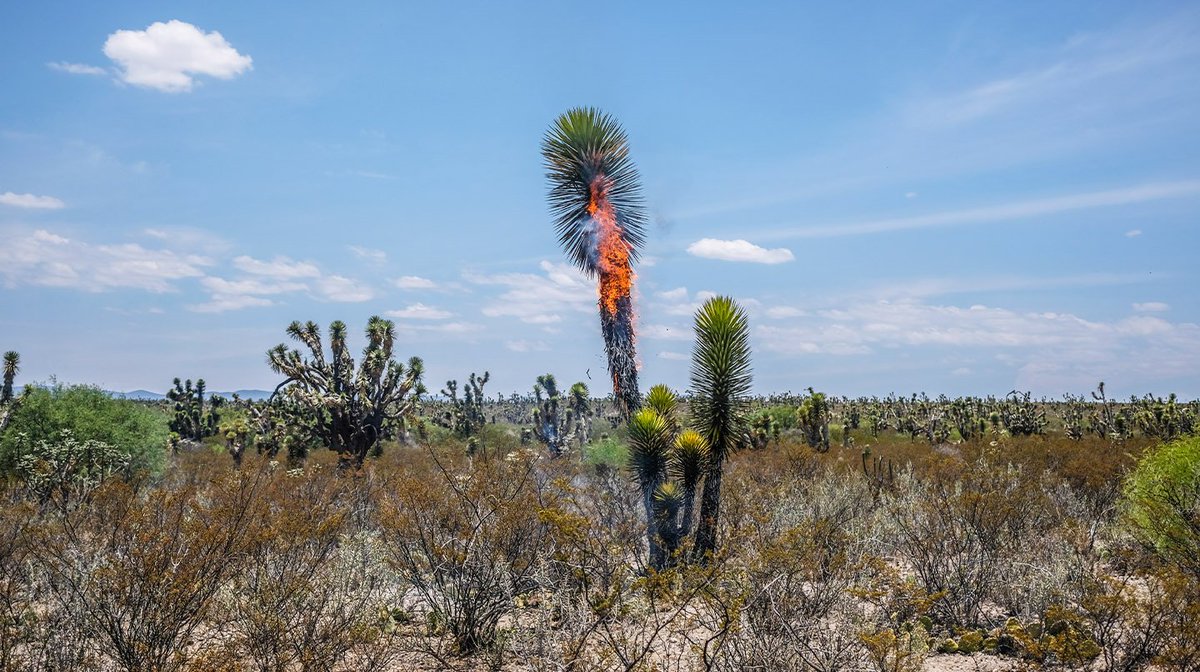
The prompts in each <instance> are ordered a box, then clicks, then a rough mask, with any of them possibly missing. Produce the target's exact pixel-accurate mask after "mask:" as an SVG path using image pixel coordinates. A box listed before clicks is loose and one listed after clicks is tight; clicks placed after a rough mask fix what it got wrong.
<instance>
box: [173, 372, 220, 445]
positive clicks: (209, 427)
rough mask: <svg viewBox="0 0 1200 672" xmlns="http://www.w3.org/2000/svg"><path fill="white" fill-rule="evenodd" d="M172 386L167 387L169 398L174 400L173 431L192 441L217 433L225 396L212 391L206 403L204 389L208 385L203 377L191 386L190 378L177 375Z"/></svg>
mask: <svg viewBox="0 0 1200 672" xmlns="http://www.w3.org/2000/svg"><path fill="white" fill-rule="evenodd" d="M172 384H173V385H174V387H173V388H171V389H169V390H167V400H168V401H170V402H171V403H172V410H173V411H174V415H173V416H172V418H171V421H170V423H169V424H170V427H171V431H172V432H175V433H176V434H178V435H179V436H180V438H183V439H187V440H189V441H201V440H203V439H204V437H206V436H214V435H215V434H216V433H217V431H218V429H219V427H220V423H221V412H220V409H221V406H223V405H224V403H225V400H224V398H223V397H221V396H219V395H215V394H214V395H212V396H211V397H209V398H208V400H207V408H206V407H205V397H204V393H205V392H206V390H207V386H206V385H205V383H204V379H203V378H201V379H199V380H197V381H196V385H195V387H193V386H192V381H191V379H188V380H187V381H186V382H185V383H180V382H179V379H178V378H176V379H175V380H174V381H172Z"/></svg>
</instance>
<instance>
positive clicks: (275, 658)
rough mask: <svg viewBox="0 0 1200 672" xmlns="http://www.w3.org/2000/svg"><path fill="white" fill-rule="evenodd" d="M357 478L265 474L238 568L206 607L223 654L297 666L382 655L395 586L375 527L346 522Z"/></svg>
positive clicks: (357, 664) (362, 662)
mask: <svg viewBox="0 0 1200 672" xmlns="http://www.w3.org/2000/svg"><path fill="white" fill-rule="evenodd" d="M356 485H357V483H355V482H354V481H353V480H351V479H346V478H338V477H336V476H331V475H330V473H329V471H327V470H320V469H310V470H308V472H306V473H293V474H289V475H285V474H283V473H274V474H272V475H271V477H270V478H269V480H268V482H267V484H266V486H265V487H264V490H263V493H262V497H261V502H262V503H261V505H260V508H259V511H258V512H259V513H260V514H261V515H260V517H259V518H258V519H257V521H258V522H259V523H260V524H259V525H258V526H256V527H255V528H253V529H251V530H250V532H249V536H248V542H249V543H248V544H247V548H246V551H245V562H244V563H243V567H244V569H243V570H242V571H239V572H235V573H233V574H232V575H231V576H230V579H229V581H228V582H227V583H226V584H225V586H224V588H223V590H222V591H221V594H220V599H219V604H218V605H217V607H216V608H215V609H214V610H213V619H212V620H213V627H214V628H215V629H217V630H218V631H219V632H220V633H221V635H222V638H223V640H224V642H223V643H224V647H223V648H224V650H225V651H226V652H227V653H226V655H227V656H229V657H230V658H233V659H236V660H244V661H246V662H247V663H252V667H253V669H256V670H292V669H297V670H302V671H304V672H310V671H314V672H315V671H319V670H331V669H334V668H335V667H336V666H337V665H339V664H342V663H345V662H346V661H347V660H348V659H350V660H353V662H354V668H355V669H357V670H364V671H367V670H376V669H381V668H382V666H383V665H384V664H386V663H387V662H388V661H389V655H388V653H387V643H388V642H387V636H386V633H385V631H384V627H383V626H384V624H386V623H387V621H388V620H390V615H389V614H388V611H387V609H386V608H385V607H386V605H387V603H388V602H389V598H391V593H392V592H393V591H392V588H393V584H392V582H390V581H389V578H390V576H389V575H390V572H387V571H386V568H385V567H383V565H382V563H381V562H380V561H379V559H378V558H377V557H376V556H377V555H378V553H377V549H376V547H375V544H374V539H373V535H372V534H371V533H369V532H357V533H356V532H354V530H353V529H352V528H351V527H350V526H349V524H348V521H349V519H350V512H351V506H352V504H353V503H354V496H353V491H354V490H355V489H356V488H355V487H354V486H356ZM381 611H382V613H383V616H382V617H381V615H380V614H381Z"/></svg>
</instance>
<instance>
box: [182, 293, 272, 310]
mask: <svg viewBox="0 0 1200 672" xmlns="http://www.w3.org/2000/svg"><path fill="white" fill-rule="evenodd" d="M269 305H272V303H271V300H270V299H264V298H262V297H260V296H246V295H231V296H221V295H217V296H213V297H212V299H211V300H209V301H206V302H205V303H197V304H194V305H191V306H188V310H190V311H192V312H196V313H223V312H225V311H228V310H241V309H243V308H261V307H263V306H269Z"/></svg>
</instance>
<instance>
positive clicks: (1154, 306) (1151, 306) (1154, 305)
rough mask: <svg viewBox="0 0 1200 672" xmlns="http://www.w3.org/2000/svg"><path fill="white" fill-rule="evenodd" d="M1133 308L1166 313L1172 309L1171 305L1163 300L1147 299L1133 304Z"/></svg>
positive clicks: (1144, 311) (1139, 310) (1141, 310)
mask: <svg viewBox="0 0 1200 672" xmlns="http://www.w3.org/2000/svg"><path fill="white" fill-rule="evenodd" d="M1133 309H1134V310H1135V311H1137V312H1139V313H1165V312H1166V311H1168V310H1170V309H1171V306H1169V305H1167V304H1165V303H1163V302H1162V301H1147V302H1146V303H1135V304H1133Z"/></svg>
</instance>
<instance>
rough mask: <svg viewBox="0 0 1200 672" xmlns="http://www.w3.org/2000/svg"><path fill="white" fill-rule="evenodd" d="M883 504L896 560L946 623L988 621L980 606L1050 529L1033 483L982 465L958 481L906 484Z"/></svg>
mask: <svg viewBox="0 0 1200 672" xmlns="http://www.w3.org/2000/svg"><path fill="white" fill-rule="evenodd" d="M889 507H890V513H891V517H892V520H893V522H894V524H895V526H896V529H897V530H898V532H899V538H898V539H897V542H898V549H899V551H900V553H901V556H902V558H903V560H904V562H905V563H907V565H908V566H910V567H911V569H912V571H913V573H914V574H915V575H916V576H917V577H918V578H919V580H920V581H921V584H922V586H923V588H924V589H925V591H926V592H927V593H929V594H934V595H938V596H939V597H938V599H937V600H935V602H934V604H933V606H932V610H931V615H933V616H934V617H935V619H937V620H939V621H940V622H943V623H945V624H947V625H959V626H971V627H976V626H981V625H987V624H989V622H993V621H994V618H993V617H989V615H988V614H987V613H985V609H984V607H985V605H986V604H988V603H989V602H992V601H995V600H996V598H998V597H999V596H1000V595H1001V594H1002V593H1003V591H1001V590H1000V587H1001V586H1003V585H1005V581H1011V576H1007V575H1008V574H1009V570H1010V568H1011V567H1012V566H1013V565H1014V563H1015V562H1017V561H1018V559H1019V557H1020V555H1021V552H1022V549H1023V547H1024V546H1025V545H1026V544H1028V543H1029V542H1030V540H1033V539H1038V538H1041V537H1042V536H1044V535H1045V534H1047V532H1048V531H1049V530H1050V529H1051V528H1052V526H1053V520H1052V519H1051V517H1050V516H1049V514H1048V511H1047V503H1046V496H1045V493H1044V492H1043V491H1042V489H1041V488H1040V487H1038V483H1037V481H1036V480H1034V479H1030V478H1028V477H1026V476H1025V475H1024V474H1023V472H1022V471H1021V470H1020V469H1018V468H1016V467H1011V466H1009V467H1000V466H993V465H992V464H991V463H989V462H986V461H982V460H981V461H980V462H978V463H976V465H975V468H974V469H972V470H970V471H967V472H966V473H965V474H964V475H963V476H962V477H961V478H960V479H953V480H952V479H950V478H947V477H945V476H934V477H931V478H929V479H928V480H927V481H909V482H908V483H907V484H906V486H905V487H904V489H903V492H902V493H901V494H900V495H899V496H897V497H896V498H895V499H894V500H893V501H892V502H890V505H889ZM1010 608H1018V609H1021V610H1022V611H1028V609H1027V608H1025V607H1024V606H1023V605H1010Z"/></svg>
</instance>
